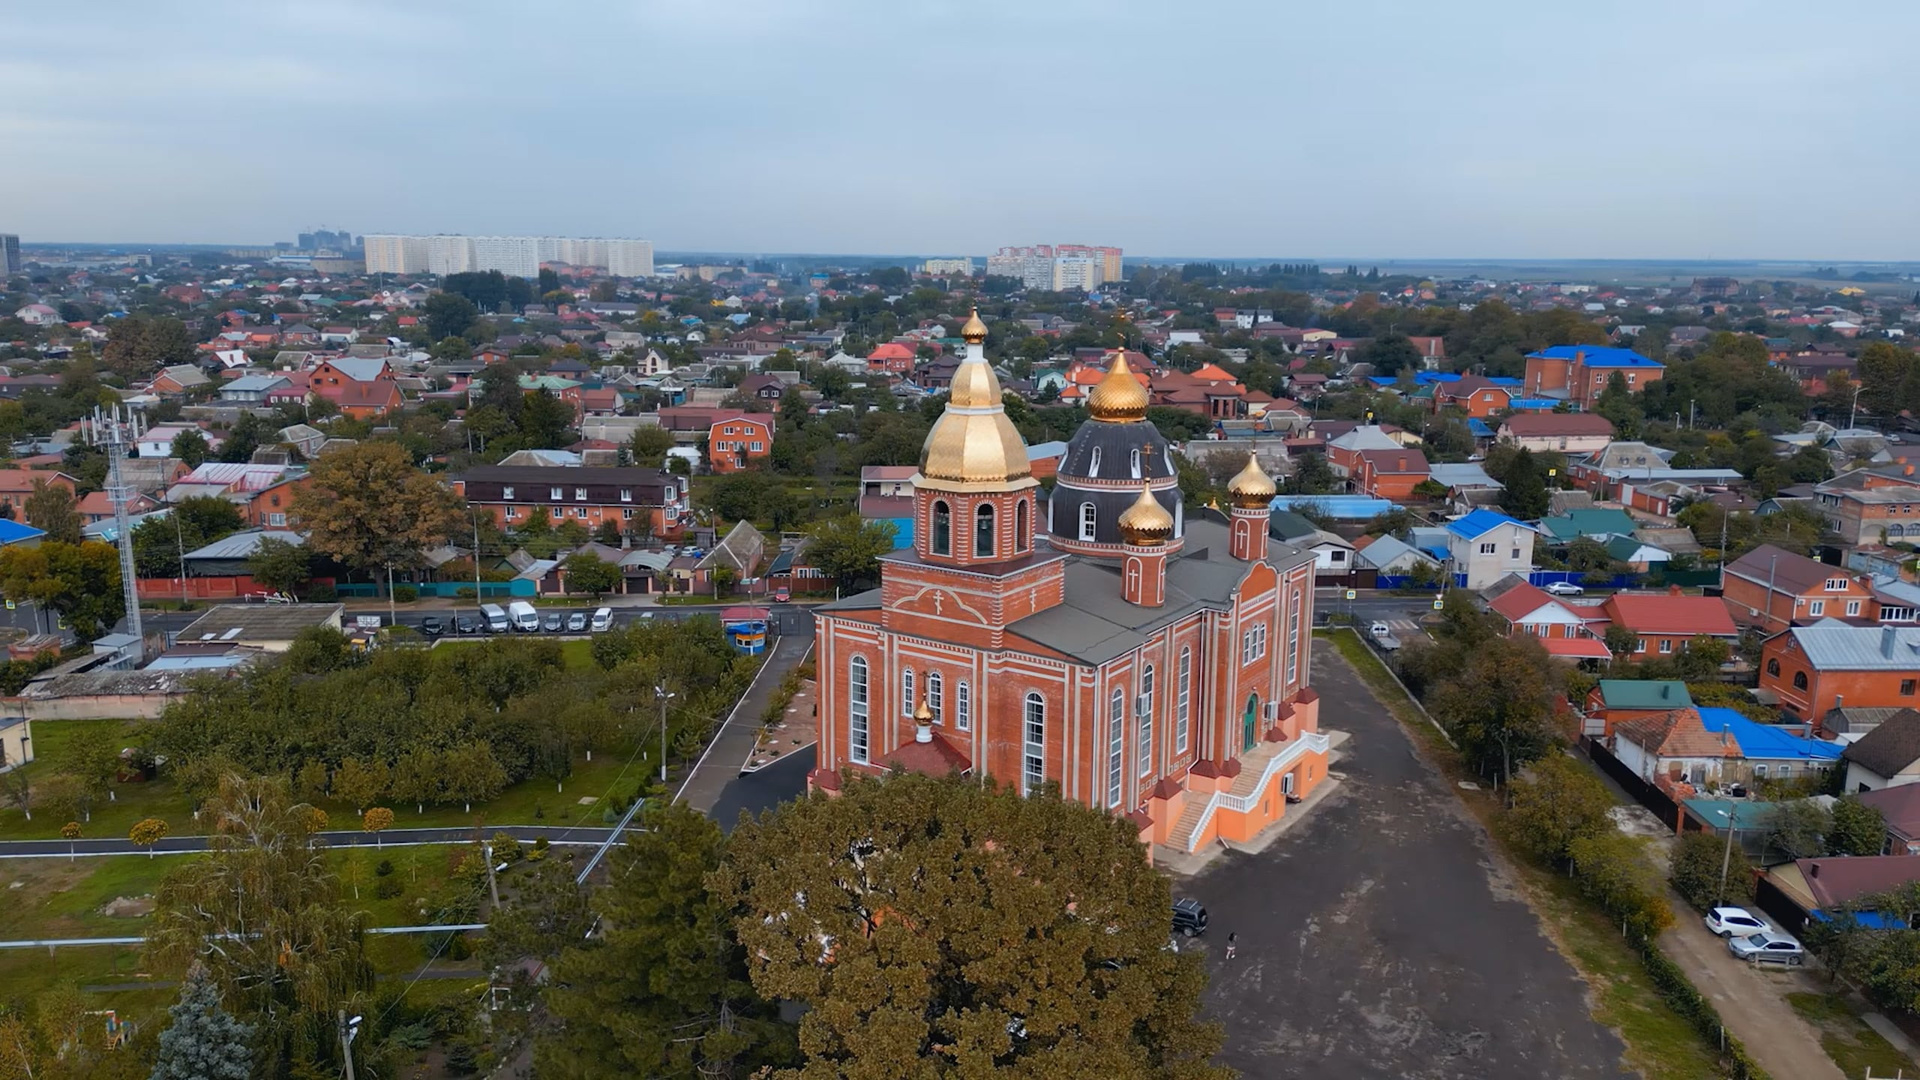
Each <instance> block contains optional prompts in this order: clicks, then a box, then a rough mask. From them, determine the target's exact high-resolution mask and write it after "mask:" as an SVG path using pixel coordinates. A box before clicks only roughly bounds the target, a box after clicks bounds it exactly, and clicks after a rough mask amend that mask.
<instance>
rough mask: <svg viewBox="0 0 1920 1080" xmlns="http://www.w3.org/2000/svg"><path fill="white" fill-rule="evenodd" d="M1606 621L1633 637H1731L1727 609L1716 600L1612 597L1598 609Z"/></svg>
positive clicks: (1662, 595)
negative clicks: (1630, 633)
mask: <svg viewBox="0 0 1920 1080" xmlns="http://www.w3.org/2000/svg"><path fill="white" fill-rule="evenodd" d="M1601 607H1602V608H1603V609H1604V610H1605V611H1606V613H1607V616H1608V618H1609V620H1610V621H1612V622H1613V623H1614V624H1615V625H1618V626H1624V627H1626V628H1627V629H1629V630H1632V631H1633V632H1634V633H1636V634H1641V635H1646V634H1686V635H1688V636H1690V637H1691V636H1694V635H1698V634H1708V635H1716V636H1724V637H1733V636H1734V635H1736V634H1738V633H1739V632H1740V631H1739V630H1737V629H1735V628H1734V625H1733V617H1732V616H1730V615H1728V614H1727V605H1726V604H1725V603H1723V602H1721V600H1720V598H1719V597H1717V596H1672V595H1670V594H1667V593H1615V594H1614V595H1612V596H1610V597H1608V598H1607V600H1606V602H1605V603H1604V604H1602V605H1601Z"/></svg>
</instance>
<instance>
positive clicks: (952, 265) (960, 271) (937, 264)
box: [920, 259, 973, 277]
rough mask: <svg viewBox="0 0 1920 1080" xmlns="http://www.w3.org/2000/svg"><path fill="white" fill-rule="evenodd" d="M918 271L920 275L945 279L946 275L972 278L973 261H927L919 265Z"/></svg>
mask: <svg viewBox="0 0 1920 1080" xmlns="http://www.w3.org/2000/svg"><path fill="white" fill-rule="evenodd" d="M920 270H921V272H922V273H927V274H932V275H934V276H935V277H945V276H948V275H959V276H961V277H972V276H973V260H972V259H928V260H927V261H926V262H924V263H921V264H920Z"/></svg>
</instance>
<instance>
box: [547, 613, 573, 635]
mask: <svg viewBox="0 0 1920 1080" xmlns="http://www.w3.org/2000/svg"><path fill="white" fill-rule="evenodd" d="M566 628H567V618H566V616H564V615H562V614H560V613H559V612H557V611H550V612H548V613H547V617H546V618H545V619H543V620H541V629H543V630H545V631H546V632H547V633H549V634H557V633H559V632H560V631H562V630H565V629H566Z"/></svg>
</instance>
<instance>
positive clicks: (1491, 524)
mask: <svg viewBox="0 0 1920 1080" xmlns="http://www.w3.org/2000/svg"><path fill="white" fill-rule="evenodd" d="M1502 525H1518V526H1520V527H1521V528H1523V529H1526V528H1531V526H1529V525H1527V524H1526V523H1525V522H1522V521H1518V520H1515V519H1514V518H1510V517H1508V516H1507V515H1505V514H1503V513H1501V512H1500V511H1498V510H1475V511H1474V512H1473V513H1471V514H1468V515H1466V516H1465V517H1459V518H1455V519H1453V520H1452V521H1449V522H1447V526H1446V527H1447V531H1448V532H1450V533H1452V534H1453V535H1455V536H1458V537H1461V538H1462V539H1466V540H1471V539H1473V538H1474V537H1476V536H1485V535H1486V534H1487V533H1490V532H1492V531H1493V530H1495V529H1497V528H1499V527H1501V526H1502Z"/></svg>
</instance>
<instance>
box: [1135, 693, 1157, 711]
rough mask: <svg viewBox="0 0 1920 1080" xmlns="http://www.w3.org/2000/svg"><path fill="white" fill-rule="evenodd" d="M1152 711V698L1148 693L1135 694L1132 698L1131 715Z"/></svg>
mask: <svg viewBox="0 0 1920 1080" xmlns="http://www.w3.org/2000/svg"><path fill="white" fill-rule="evenodd" d="M1152 711H1153V698H1152V696H1151V695H1148V694H1136V695H1134V698H1133V715H1135V716H1145V715H1147V714H1148V713H1149V712H1152Z"/></svg>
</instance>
